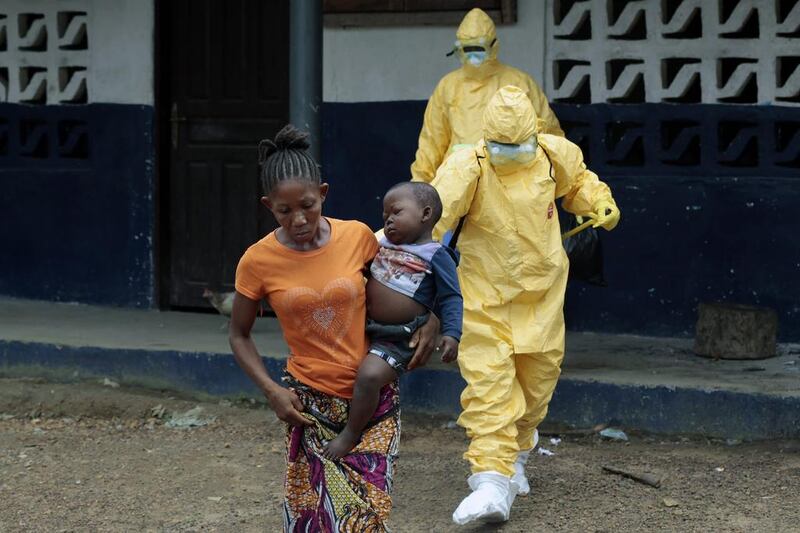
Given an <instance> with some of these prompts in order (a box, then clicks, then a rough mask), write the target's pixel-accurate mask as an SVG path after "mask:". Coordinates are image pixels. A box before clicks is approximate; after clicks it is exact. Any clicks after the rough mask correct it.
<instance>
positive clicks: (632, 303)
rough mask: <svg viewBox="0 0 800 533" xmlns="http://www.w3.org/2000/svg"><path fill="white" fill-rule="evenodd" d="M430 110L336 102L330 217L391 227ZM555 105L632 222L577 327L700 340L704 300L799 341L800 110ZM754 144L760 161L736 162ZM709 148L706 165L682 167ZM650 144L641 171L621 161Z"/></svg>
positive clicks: (575, 289) (328, 112) (327, 122)
mask: <svg viewBox="0 0 800 533" xmlns="http://www.w3.org/2000/svg"><path fill="white" fill-rule="evenodd" d="M425 104H426V103H425V102H424V101H406V102H372V103H355V104H349V103H348V104H345V103H325V104H324V105H323V141H324V143H323V174H324V178H325V180H326V181H328V182H329V183H330V184H331V191H330V194H329V196H328V200H327V203H326V210H327V212H328V214H330V215H331V216H336V217H341V218H355V219H359V220H362V221H364V222H366V223H367V224H369V225H371V226H372V227H374V228H377V227H379V226H380V225H381V211H382V208H381V198H382V197H383V194H384V192H385V191H386V190H387V189H388V188H389V187H390V186H391V185H393V184H394V183H396V182H398V181H402V180H407V179H409V166H410V165H411V163H412V161H413V158H414V154H415V151H416V147H417V137H418V135H419V130H420V127H421V125H422V116H423V113H424V110H425ZM554 108H555V110H556V113H557V114H558V115H559V117H560V118H561V121H562V124H563V125H564V126H565V128H566V130H567V133H568V135H570V136H571V137H572V139H573V140H575V141H577V142H578V143H579V144H583V145H584V147H587V145H588V148H587V154H588V156H589V159H590V160H591V163H590V168H592V170H595V171H596V172H597V173H598V174H599V175H600V176H601V177H602V179H603V180H605V181H606V182H608V183H609V185H611V187H612V189H613V191H614V196H615V198H616V199H617V202H618V204H619V205H620V208H621V210H622V213H623V215H622V222H621V224H620V226H619V227H618V228H617V229H616V230H615V231H614V232H613V233H610V234H603V235H602V236H603V239H604V241H605V242H604V251H605V259H606V260H605V265H606V279H607V281H608V283H609V287H607V288H597V287H590V286H586V285H583V284H580V283H574V284H572V285H571V286H570V288H569V292H568V296H567V300H566V316H567V325H568V327H569V328H570V329H571V330H579V331H603V332H619V333H633V334H641V335H665V336H691V335H693V333H694V326H695V321H696V307H697V304H698V303H699V302H701V301H715V300H722V301H731V302H738V303H744V304H754V305H763V306H768V307H772V308H774V309H775V310H776V311H777V312H778V316H779V321H780V327H779V338H780V339H781V340H782V341H784V342H797V341H800V304H798V302H800V284H798V283H797V282H796V280H797V279H800V237H799V236H798V235H797V231H796V227H797V222H796V220H797V216H796V214H795V211H796V206H797V205H800V187H798V182H797V178H798V176H800V174H798V171H797V165H795V166H791V165H792V162H793V161H796V160H797V161H798V164H800V107H773V106H735V105H691V106H689V105H672V104H643V105H605V104H593V105H585V106H573V105H564V104H555V105H554ZM612 130H613V131H612ZM723 130H724V131H723ZM645 132H646V134H645ZM612 134H613V135H612ZM752 143H756V144H755V145H753V144H752ZM752 146H756V150H757V154H758V165H756V166H752V167H751V166H742V165H739V166H736V165H735V164H734V163H735V162H736V161H737V159H742V161H744V163H746V162H747V157H745V156H746V155H747V154H748V153H749V152H748V150H750V149H751V148H752ZM698 147H700V149H699V154H700V159H699V163H698V164H697V165H687V166H682V165H678V164H672V163H670V161H676V160H679V159H681V158H683V157H685V158H690V157H691V156H692V154H695V153H696V152H698V150H696V148H698ZM640 149H641V153H640V154H639V155H640V156H641V157H642V162H641V165H639V166H630V165H628V164H627V163H625V164H623V163H621V162H624V161H625V160H626V159H630V158H631V157H633V159H636V157H639V155H636V154H637V151H639V150H640ZM693 150H694V152H693ZM634 156H636V157H634ZM740 156H741V157H740ZM588 302H591V303H590V304H589V303H588Z"/></svg>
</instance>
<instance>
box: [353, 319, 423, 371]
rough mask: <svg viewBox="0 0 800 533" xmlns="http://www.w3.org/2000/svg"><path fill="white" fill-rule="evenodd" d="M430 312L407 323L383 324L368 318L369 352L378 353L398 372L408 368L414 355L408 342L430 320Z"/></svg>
mask: <svg viewBox="0 0 800 533" xmlns="http://www.w3.org/2000/svg"><path fill="white" fill-rule="evenodd" d="M428 314H429V313H425V314H423V315H419V316H418V317H416V318H415V319H414V320H412V321H411V322H409V323H407V324H381V323H380V322H375V321H374V320H370V319H367V335H368V336H369V340H370V346H369V351H368V352H367V353H371V354H372V355H377V356H378V357H380V358H381V359H383V360H384V361H386V362H387V363H389V365H390V366H391V367H392V368H394V369H395V371H396V372H397V374H398V375H399V374H402V373H403V372H405V371H406V370H407V367H408V363H410V362H411V357H412V356H413V355H414V348H411V347H410V346H409V345H408V343H409V342H410V341H411V336H412V335H413V334H414V332H415V331H416V330H417V328H419V327H420V326H422V325H423V324H425V322H427V321H428Z"/></svg>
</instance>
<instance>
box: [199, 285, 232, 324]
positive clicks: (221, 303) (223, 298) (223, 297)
mask: <svg viewBox="0 0 800 533" xmlns="http://www.w3.org/2000/svg"><path fill="white" fill-rule="evenodd" d="M234 294H236V293H235V292H215V291H212V290H210V289H204V290H203V298H205V299H206V300H208V301H209V302H210V303H211V305H213V306H214V309H216V310H217V311H218V312H219V314H221V315H223V316H227V317H228V318H230V316H231V313H232V312H233V295H234Z"/></svg>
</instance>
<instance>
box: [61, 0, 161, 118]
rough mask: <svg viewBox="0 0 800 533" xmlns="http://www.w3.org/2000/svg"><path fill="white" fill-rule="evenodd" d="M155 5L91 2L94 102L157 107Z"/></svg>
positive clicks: (128, 0)
mask: <svg viewBox="0 0 800 533" xmlns="http://www.w3.org/2000/svg"><path fill="white" fill-rule="evenodd" d="M59 1H63V0H59ZM153 1H154V0H91V4H92V8H91V9H92V23H91V30H92V32H93V35H94V37H95V39H94V45H92V42H91V41H90V43H89V50H90V52H91V60H90V61H91V63H90V64H91V70H92V78H93V82H94V83H93V86H94V89H93V93H92V94H90V101H92V100H93V101H95V102H109V103H120V104H144V105H153V101H154V94H153V90H154V83H153V76H154V55H153V54H154V46H155V33H154V32H155V21H154V5H153ZM112 50H113V53H110V51H112Z"/></svg>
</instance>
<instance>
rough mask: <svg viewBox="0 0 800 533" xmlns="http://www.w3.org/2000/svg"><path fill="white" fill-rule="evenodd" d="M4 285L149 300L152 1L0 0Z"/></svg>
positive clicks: (115, 300) (86, 297)
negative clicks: (1, 0) (0, 1)
mask: <svg viewBox="0 0 800 533" xmlns="http://www.w3.org/2000/svg"><path fill="white" fill-rule="evenodd" d="M0 45H3V46H0V190H1V191H2V195H0V212H2V213H3V224H0V249H2V250H4V253H2V254H0V293H2V294H6V295H12V296H21V297H29V298H42V299H50V300H66V301H81V302H96V303H104V304H117V305H130V306H149V305H151V304H152V302H153V279H154V272H153V264H154V260H153V244H152V237H153V225H154V223H153V212H154V206H153V195H154V191H153V167H154V163H153V153H154V148H153V46H154V39H153V5H152V2H150V1H139V0H58V1H56V0H6V1H5V2H2V3H0Z"/></svg>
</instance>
